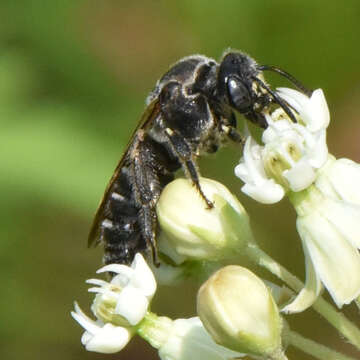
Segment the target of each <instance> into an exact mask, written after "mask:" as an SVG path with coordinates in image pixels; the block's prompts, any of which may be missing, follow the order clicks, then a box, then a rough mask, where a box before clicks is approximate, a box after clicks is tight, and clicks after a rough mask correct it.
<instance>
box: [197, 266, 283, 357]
mask: <svg viewBox="0 0 360 360" xmlns="http://www.w3.org/2000/svg"><path fill="white" fill-rule="evenodd" d="M197 310H198V314H199V317H200V319H201V321H202V322H203V324H204V326H205V328H206V330H207V331H208V332H209V333H210V335H211V336H212V337H213V339H214V340H215V342H217V343H218V344H220V345H222V346H225V347H227V348H229V349H232V350H234V351H239V352H241V353H247V354H251V355H255V356H269V357H270V358H271V356H272V355H273V354H275V353H280V352H281V329H282V321H281V318H280V315H279V311H278V308H277V306H276V303H275V301H274V299H273V297H272V295H271V292H270V291H269V289H268V288H267V287H266V285H265V284H264V283H263V282H262V281H261V280H260V279H259V278H258V277H257V276H255V275H254V274H253V273H252V272H251V271H249V270H247V269H245V268H243V267H240V266H234V265H231V266H226V267H224V268H222V269H221V270H219V271H217V272H216V273H215V274H213V275H212V276H211V277H210V278H209V279H208V281H206V282H205V283H204V284H203V285H202V287H201V288H200V290H199V293H198V298H197Z"/></svg>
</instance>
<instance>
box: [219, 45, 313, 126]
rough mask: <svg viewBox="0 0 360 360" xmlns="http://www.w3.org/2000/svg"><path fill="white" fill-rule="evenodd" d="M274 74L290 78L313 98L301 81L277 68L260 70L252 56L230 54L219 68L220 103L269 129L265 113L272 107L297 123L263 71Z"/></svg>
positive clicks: (262, 68)
mask: <svg viewBox="0 0 360 360" xmlns="http://www.w3.org/2000/svg"><path fill="white" fill-rule="evenodd" d="M263 70H270V71H274V72H277V73H278V74H280V75H282V76H284V77H286V78H287V79H288V80H290V81H291V82H292V83H293V84H294V85H295V86H296V87H297V88H299V89H300V90H301V91H302V92H303V93H305V94H306V95H308V96H310V95H311V91H309V90H307V89H306V88H305V87H304V86H303V85H302V84H301V83H300V82H299V81H297V80H296V79H295V78H294V77H292V76H291V75H290V74H288V73H287V72H285V71H283V70H281V69H279V68H277V67H274V66H267V65H264V66H259V65H258V64H257V63H256V61H255V60H254V59H252V58H251V57H250V56H249V55H246V54H244V53H241V52H228V53H226V54H225V55H224V56H223V58H222V61H221V62H220V65H219V71H218V76H217V89H218V95H219V98H220V101H222V102H224V103H225V104H227V105H229V106H231V107H232V108H234V109H235V110H237V111H238V112H240V113H241V114H243V115H245V117H246V118H248V119H249V120H251V121H252V122H254V123H256V124H258V125H259V126H261V127H264V128H265V127H267V122H266V120H265V116H264V110H265V109H266V108H267V107H268V105H269V104H270V103H277V104H278V105H279V106H280V107H282V108H283V109H284V111H285V112H286V114H287V115H288V116H289V117H290V119H292V120H293V121H294V122H296V118H295V115H294V113H293V112H292V111H291V109H290V108H289V106H288V104H287V103H286V102H285V101H284V100H283V99H281V97H280V96H279V95H278V94H277V93H276V92H274V91H272V90H271V88H270V87H269V86H268V85H267V84H266V82H265V80H264V77H263V74H262V71H263Z"/></svg>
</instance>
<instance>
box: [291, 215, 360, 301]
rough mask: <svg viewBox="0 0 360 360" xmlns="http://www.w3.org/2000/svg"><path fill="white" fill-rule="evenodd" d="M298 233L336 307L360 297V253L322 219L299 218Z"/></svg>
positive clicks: (317, 216)
mask: <svg viewBox="0 0 360 360" xmlns="http://www.w3.org/2000/svg"><path fill="white" fill-rule="evenodd" d="M296 225H297V229H298V232H299V234H300V236H301V238H302V240H303V242H304V244H305V246H304V248H306V249H308V253H309V256H310V257H311V262H312V264H313V265H314V267H315V271H316V272H317V274H318V276H319V277H320V279H321V281H322V282H323V284H324V285H325V287H326V288H327V289H328V291H329V293H330V294H331V296H332V297H333V299H334V301H335V303H336V304H337V305H338V307H341V306H342V305H344V304H348V303H349V302H351V301H352V300H354V299H355V298H356V297H357V296H359V294H360V254H359V253H358V251H357V250H356V249H355V248H354V247H353V246H352V245H351V244H350V242H348V241H347V240H346V239H345V238H344V237H343V236H342V235H341V234H340V233H339V232H338V231H337V229H336V228H335V227H334V226H333V225H332V224H331V223H330V222H329V221H328V220H327V219H326V218H324V217H323V216H321V215H320V214H318V213H311V214H310V215H309V216H304V217H299V218H298V220H297V223H296Z"/></svg>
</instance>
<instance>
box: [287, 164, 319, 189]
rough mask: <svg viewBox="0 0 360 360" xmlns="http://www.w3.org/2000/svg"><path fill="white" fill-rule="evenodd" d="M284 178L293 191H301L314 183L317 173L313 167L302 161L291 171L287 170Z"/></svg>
mask: <svg viewBox="0 0 360 360" xmlns="http://www.w3.org/2000/svg"><path fill="white" fill-rule="evenodd" d="M283 176H284V177H285V178H286V180H287V181H288V182H289V185H290V189H291V190H292V191H301V190H304V189H306V188H307V187H308V186H309V185H311V184H312V183H313V182H314V180H315V178H316V173H315V171H314V169H313V168H312V166H311V165H310V164H309V163H308V162H307V161H305V160H303V159H302V160H300V161H298V162H297V163H296V164H295V165H294V166H293V167H292V168H290V169H289V170H285V171H284V172H283Z"/></svg>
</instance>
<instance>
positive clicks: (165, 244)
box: [157, 178, 252, 264]
mask: <svg viewBox="0 0 360 360" xmlns="http://www.w3.org/2000/svg"><path fill="white" fill-rule="evenodd" d="M200 186H201V188H202V190H203V192H204V194H205V196H206V197H207V199H209V200H210V201H211V202H212V203H213V204H214V207H213V208H211V209H209V208H207V206H206V203H205V201H204V199H203V198H202V197H201V195H200V193H199V191H198V190H197V189H196V188H195V187H194V186H193V185H192V184H191V182H190V181H188V180H186V179H177V180H175V181H173V182H171V183H170V184H168V185H167V186H166V187H165V189H164V190H163V192H162V194H161V196H160V199H159V201H158V204H157V214H158V219H159V222H160V227H161V231H162V233H161V234H160V238H159V249H160V251H161V252H163V253H164V254H166V255H167V256H169V257H170V258H171V259H172V260H173V261H175V262H176V263H177V264H179V263H182V262H183V261H185V260H219V259H223V258H227V257H233V256H234V250H235V249H236V250H238V251H241V250H240V249H241V248H242V247H243V246H245V245H246V244H247V243H248V242H249V241H251V240H252V232H251V229H250V224H249V217H248V215H247V213H246V211H245V209H244V208H243V206H242V205H241V204H240V202H239V201H238V200H237V199H236V197H235V196H234V195H232V194H231V193H230V191H229V190H228V189H227V188H226V187H225V186H223V185H222V184H220V183H218V182H216V181H213V180H210V179H205V178H201V179H200Z"/></svg>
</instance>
